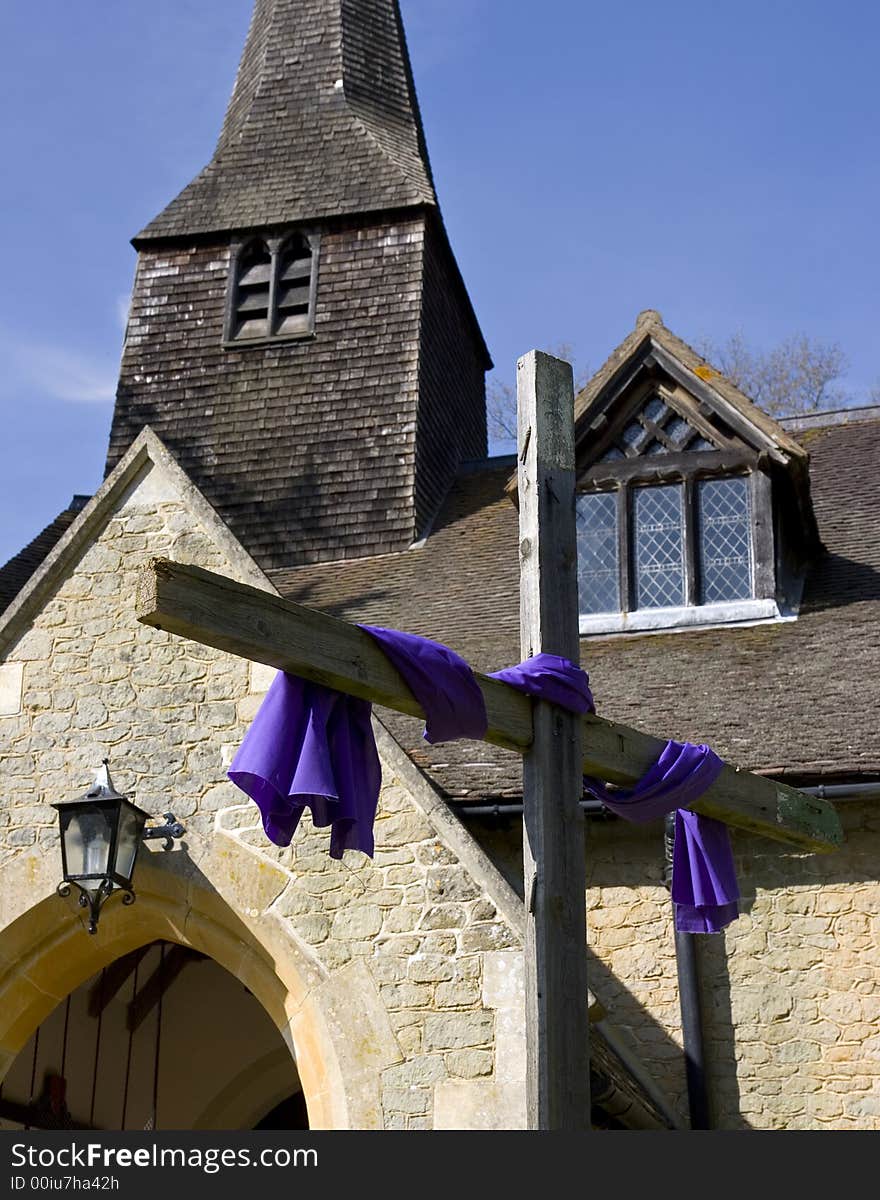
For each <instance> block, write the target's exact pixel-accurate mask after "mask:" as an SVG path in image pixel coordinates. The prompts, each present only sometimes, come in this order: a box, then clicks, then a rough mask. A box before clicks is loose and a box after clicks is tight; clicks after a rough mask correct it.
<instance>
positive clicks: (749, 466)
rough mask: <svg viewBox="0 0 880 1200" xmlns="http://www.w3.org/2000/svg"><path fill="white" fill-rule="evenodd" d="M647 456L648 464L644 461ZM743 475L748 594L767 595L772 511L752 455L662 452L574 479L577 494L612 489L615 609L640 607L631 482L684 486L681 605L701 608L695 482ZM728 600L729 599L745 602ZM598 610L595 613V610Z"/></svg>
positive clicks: (771, 587) (772, 589) (770, 593)
mask: <svg viewBox="0 0 880 1200" xmlns="http://www.w3.org/2000/svg"><path fill="white" fill-rule="evenodd" d="M649 461H650V465H648V462H649ZM735 476H746V478H747V479H748V481H749V510H750V516H751V545H752V583H753V595H752V597H751V599H754V600H763V599H773V598H774V597H775V593H776V572H775V568H774V543H773V515H772V498H771V483H770V479H769V478H768V476H767V475H766V474H765V473H764V472H763V471H762V470H760V469H759V468H758V465H757V455H755V456H752V455H744V454H743V453H741V452H739V451H738V452H735V453H733V452H729V451H718V452H716V453H709V452H700V453H691V454H687V453H684V454H667V455H663V456H662V457H658V458H652V459H651V460H646V459H645V458H636V459H630V460H627V461H625V462H620V461H614V462H610V463H596V464H595V466H594V467H593V468H591V469H590V470H588V471H586V472H585V473H584V475H583V476H582V477H581V479H580V480H579V482H578V491H579V492H581V493H596V492H606V493H607V492H616V493H617V539H618V543H617V545H618V571H619V588H620V604H621V607H620V610H619V611H620V612H623V613H632V612H637V611H640V610H638V609H636V608H635V607H634V604H633V600H634V571H633V551H634V537H633V492H634V490H635V489H636V488H637V487H651V486H654V487H657V486H661V485H663V484H673V483H679V484H683V485H684V504H683V507H684V571H685V600H684V604H683V605H682V606H681V607H682V608H701V607H703V605H702V604H701V602H700V600H699V578H698V569H697V529H696V485H697V481H698V480H701V479H730V478H733V477H735ZM746 602H747V601H732V602H731V603H734V604H736V603H746ZM596 615H598V614H596Z"/></svg>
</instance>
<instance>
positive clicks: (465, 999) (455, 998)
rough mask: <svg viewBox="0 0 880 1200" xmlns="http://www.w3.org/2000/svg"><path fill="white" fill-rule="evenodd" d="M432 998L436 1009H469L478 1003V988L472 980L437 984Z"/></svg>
mask: <svg viewBox="0 0 880 1200" xmlns="http://www.w3.org/2000/svg"><path fill="white" fill-rule="evenodd" d="M434 997H435V1000H436V1003H437V1007H438V1008H469V1007H472V1006H473V1005H474V1004H476V1003H477V1002H478V1001H479V999H480V986H479V984H478V983H477V982H476V980H472V979H459V980H456V981H454V982H451V983H438V985H437V990H436V992H435V993H434Z"/></svg>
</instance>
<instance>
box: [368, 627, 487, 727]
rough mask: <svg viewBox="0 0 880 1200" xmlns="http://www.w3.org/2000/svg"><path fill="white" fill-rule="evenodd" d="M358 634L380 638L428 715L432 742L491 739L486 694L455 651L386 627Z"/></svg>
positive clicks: (426, 719)
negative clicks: (487, 732) (458, 739)
mask: <svg viewBox="0 0 880 1200" xmlns="http://www.w3.org/2000/svg"><path fill="white" fill-rule="evenodd" d="M358 628H359V629H363V630H364V632H365V633H368V634H369V635H370V637H372V638H375V640H376V641H377V642H378V643H379V645H380V646H381V647H382V650H383V651H384V653H385V654H386V656H387V657H388V658H389V659H390V660H391V662H392V663H393V664H394V666H395V667H397V669H398V671H399V672H400V674H401V675H402V676H403V678H404V680H405V681H406V683H407V685H408V687H409V689H410V691H411V692H412V694H413V695H414V696H415V698H416V700H418V702H419V704H421V706H422V708H423V709H424V710H425V733H424V738H425V741H426V742H430V743H431V744H432V745H433V744H434V743H435V742H451V741H453V740H454V739H455V738H475V739H477V740H478V741H479V740H480V739H482V738H483V737H484V736H485V734H486V727H487V721H486V705H485V704H484V703H483V693H482V692H481V691H480V685H479V684H478V683H477V681H476V679H475V678H474V673H473V671H472V670H471V669H470V667H469V666H468V664H467V663H466V662H465V661H464V659H463V658H460V657H459V655H457V654H456V653H455V651H454V650H450V649H449V647H448V646H444V645H443V644H442V642H432V641H431V639H430V638H424V637H418V636H417V635H416V634H414V633H400V632H399V631H398V630H397V629H383V628H382V627H381V626H380V625H359V626H358Z"/></svg>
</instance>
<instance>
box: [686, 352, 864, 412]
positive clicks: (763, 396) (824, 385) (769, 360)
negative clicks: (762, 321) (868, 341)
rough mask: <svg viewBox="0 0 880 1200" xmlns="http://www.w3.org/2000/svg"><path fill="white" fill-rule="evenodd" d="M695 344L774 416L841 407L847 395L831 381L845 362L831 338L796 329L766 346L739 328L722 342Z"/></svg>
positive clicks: (837, 376) (724, 373)
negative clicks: (752, 342)
mask: <svg viewBox="0 0 880 1200" xmlns="http://www.w3.org/2000/svg"><path fill="white" fill-rule="evenodd" d="M699 350H700V353H701V354H702V355H704V356H705V357H706V358H708V359H710V360H711V361H712V362H713V363H714V364H715V365H716V366H717V367H718V369H719V370H720V371H721V373H722V374H723V375H726V376H727V378H728V379H729V380H730V381H731V383H734V384H735V385H736V386H737V387H738V388H739V389H740V391H742V392H744V393H745V394H746V395H747V396H748V397H749V399H750V400H753V401H754V402H755V404H757V405H759V406H760V407H761V408H763V409H764V411H765V412H768V413H770V414H771V415H772V416H775V417H792V416H797V415H798V414H800V413H808V412H818V411H820V410H822V409H824V408H833V407H842V406H844V405H845V404H847V402H848V401H849V400H850V397H849V396H848V395H847V393H846V392H844V391H843V390H842V389H841V388H837V387H833V386H832V385H833V384H834V381H835V380H836V379H839V378H840V376H841V375H843V373H844V372H845V371H846V369H847V366H848V363H847V359H846V355H845V354H844V352H843V350H842V349H841V347H840V346H839V345H838V343H837V342H822V341H819V340H818V339H817V338H811V337H808V336H807V335H806V334H803V333H798V334H794V335H793V336H792V337H789V338H786V339H785V341H783V342H780V343H779V345H778V346H776V347H774V348H773V349H772V350H755V349H754V348H752V347H751V346H749V344H748V343H747V342H746V339H745V336H744V335H743V333H742V331H739V332H737V333H734V334H732V335H731V336H730V337H729V338H728V339H727V341H725V342H720V343H718V342H713V341H711V340H710V339H703V341H702V342H701V343H700V345H699Z"/></svg>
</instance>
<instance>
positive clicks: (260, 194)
mask: <svg viewBox="0 0 880 1200" xmlns="http://www.w3.org/2000/svg"><path fill="white" fill-rule="evenodd" d="M434 204H436V198H435V195H434V187H433V183H432V180H431V169H430V165H429V163H428V155H427V150H426V148H425V143H424V137H423V135H422V126H421V120H420V117H419V110H418V103H417V101H416V95H415V89H414V87H413V83H412V76H411V73H410V65H409V57H408V55H407V50H406V42H405V39H404V34H403V27H402V24H401V21H400V13H399V9H398V4H397V2H396V0H257V3H256V7H255V9H254V14H253V19H252V21H251V26H250V31H249V33H248V38H247V42H246V44H245V48H244V53H243V54H242V58H241V63H240V65H239V68H238V75H237V77H236V81H235V87H234V89H233V93H232V98H231V100H230V102H229V108H228V109H227V112H226V119H225V121H224V122H223V128H222V130H221V133H220V137H219V139H218V142H217V147H216V149H215V151H214V156H213V158H212V159H211V161H210V163H208V165H207V166H206V167H205V168H204V170H203V171H201V172H200V174H199V175H198V176H197V177H196V178H195V179H194V180H193V182H192V183H191V184H189V186H188V187H186V188H184V190H183V191H182V192H181V193H180V195H179V196H178V197H177V198H176V199H175V200H172V202H171V203H170V204H169V205H168V207H167V208H165V209H164V210H163V212H161V213H160V214H159V216H158V217H156V219H155V220H154V221H152V222H151V223H150V224H149V225H148V226H147V227H146V229H144V230H143V231H142V233H140V234H139V235H138V237H137V238H136V239H135V244H137V243H138V242H140V241H143V240H146V239H152V238H167V237H178V236H187V235H192V234H206V233H216V232H220V231H223V230H232V229H243V228H252V227H255V226H273V225H278V224H282V223H287V222H292V221H303V220H314V219H315V218H321V217H333V216H340V215H343V214H349V213H364V212H371V211H380V210H388V209H397V208H408V207H411V206H413V205H434Z"/></svg>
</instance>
